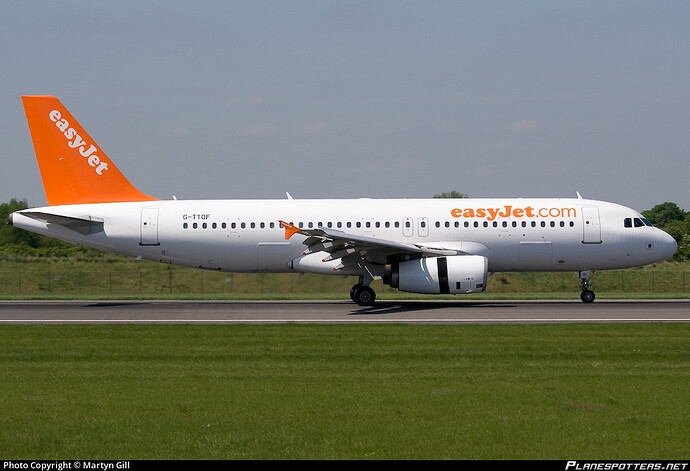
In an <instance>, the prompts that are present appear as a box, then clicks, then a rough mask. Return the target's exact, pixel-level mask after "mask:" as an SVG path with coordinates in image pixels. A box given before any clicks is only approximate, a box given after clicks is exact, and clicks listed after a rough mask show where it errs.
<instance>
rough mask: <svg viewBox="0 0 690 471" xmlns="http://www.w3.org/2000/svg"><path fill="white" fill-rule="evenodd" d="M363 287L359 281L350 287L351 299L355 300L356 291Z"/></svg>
mask: <svg viewBox="0 0 690 471" xmlns="http://www.w3.org/2000/svg"><path fill="white" fill-rule="evenodd" d="M361 287H362V285H361V284H359V283H357V284H356V285H354V286H353V287H352V288H351V289H350V299H351V300H353V301H355V292H356V291H357V290H358V289H359V288H361ZM355 302H357V301H355Z"/></svg>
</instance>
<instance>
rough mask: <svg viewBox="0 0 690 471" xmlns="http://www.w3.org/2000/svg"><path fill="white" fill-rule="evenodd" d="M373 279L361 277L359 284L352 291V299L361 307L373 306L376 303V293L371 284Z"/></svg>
mask: <svg viewBox="0 0 690 471" xmlns="http://www.w3.org/2000/svg"><path fill="white" fill-rule="evenodd" d="M372 281H373V279H365V278H364V277H363V276H360V277H359V282H358V283H357V284H356V285H354V286H353V287H352V289H351V290H350V298H351V299H352V300H353V301H354V302H356V303H357V304H359V305H360V306H373V305H374V302H376V292H375V291H374V290H373V289H371V287H370V286H369V284H370V283H371V282H372Z"/></svg>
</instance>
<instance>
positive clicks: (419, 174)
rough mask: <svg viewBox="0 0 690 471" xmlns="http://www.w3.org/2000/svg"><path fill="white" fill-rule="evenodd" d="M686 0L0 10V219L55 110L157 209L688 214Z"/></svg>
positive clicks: (45, 5) (32, 172) (24, 184)
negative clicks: (418, 201)
mask: <svg viewBox="0 0 690 471" xmlns="http://www.w3.org/2000/svg"><path fill="white" fill-rule="evenodd" d="M689 20H690V2H686V1H645V2H642V1H631V0H625V1H601V0H597V1H579V0H578V1H570V2H566V1H554V0H549V1H543V2H538V1H512V0H511V1H485V0H483V1H467V2H464V1H456V0H454V1H428V0H427V1H384V0H376V1H370V2H366V1H338V2H329V1H324V0H319V1H256V0H252V1H244V0H243V1H206V0H195V1H194V2H191V1H190V2H174V1H145V2H142V1H136V2H135V1H130V0H118V1H112V2H107V1H59V2H55V1H31V2H23V1H9V0H0V59H1V61H2V62H1V65H0V85H1V86H0V110H2V112H1V113H0V136H1V138H2V142H3V152H2V162H3V166H2V169H3V170H2V176H1V177H0V202H5V201H8V200H9V199H10V198H13V197H17V198H26V199H28V201H29V203H30V204H31V205H32V206H39V205H43V204H45V196H44V194H43V189H42V185H41V182H40V176H39V173H38V167H37V165H36V163H35V158H34V154H33V147H32V145H31V141H30V137H29V132H28V129H27V126H26V119H25V117H24V113H23V109H22V107H21V100H20V96H21V95H23V94H53V95H56V96H57V97H58V98H60V100H61V101H62V102H63V103H64V104H65V106H67V107H68V109H69V110H70V111H71V112H72V113H73V114H74V115H75V117H76V118H77V119H78V120H79V121H80V123H81V124H82V125H83V126H84V127H85V128H86V129H87V131H88V132H89V134H91V136H92V137H93V138H94V139H95V140H96V142H97V143H98V144H99V145H100V147H101V148H102V149H103V150H104V152H105V153H106V154H107V155H108V156H109V157H110V158H111V159H112V160H113V161H114V162H115V163H116V165H118V166H119V167H120V169H121V170H122V171H123V172H124V173H125V174H126V175H127V176H128V178H129V179H130V180H131V181H132V182H133V183H134V184H135V185H136V186H137V187H138V188H139V189H140V190H142V191H143V192H145V193H148V194H151V195H153V196H158V197H162V198H170V197H172V195H176V196H177V197H178V198H180V199H182V198H185V199H200V198H284V197H285V192H286V191H289V192H290V193H291V194H292V195H293V196H294V197H295V198H323V197H335V198H345V197H383V198H399V197H405V196H407V197H431V196H433V195H434V194H435V193H439V192H442V191H450V190H457V191H461V192H464V193H468V194H469V195H470V196H473V197H494V196H496V197H503V196H518V197H530V196H555V197H571V196H575V192H576V191H580V193H582V194H583V196H585V197H590V198H596V199H604V200H608V201H615V202H619V203H622V204H625V205H628V206H632V207H634V208H636V209H639V210H644V209H649V208H651V207H652V206H654V205H655V204H658V203H662V202H665V201H673V202H676V203H678V204H679V205H680V206H681V207H682V208H684V209H686V210H690V196H689V192H688V185H687V183H686V182H687V179H688V175H690V159H689V158H688V149H690V131H689V130H690V28H689V27H688V25H689V23H688V21H689Z"/></svg>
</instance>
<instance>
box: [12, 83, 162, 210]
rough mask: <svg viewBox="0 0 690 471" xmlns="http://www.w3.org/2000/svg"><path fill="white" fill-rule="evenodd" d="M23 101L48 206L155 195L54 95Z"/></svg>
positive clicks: (115, 200) (127, 199)
mask: <svg viewBox="0 0 690 471" xmlns="http://www.w3.org/2000/svg"><path fill="white" fill-rule="evenodd" d="M22 102H23V104H24V111H25V113H26V120H27V122H28V124H29V131H30V132H31V140H32V141H33V144H34V150H35V152H36V160H37V161H38V167H39V169H40V171H41V178H42V179H43V188H44V190H45V193H46V199H47V200H48V204H49V205H50V206H54V205H62V204H80V203H111V202H122V201H152V200H157V198H152V197H151V196H148V195H145V194H144V193H141V192H140V191H139V190H137V189H136V188H135V187H134V186H133V185H132V184H131V183H130V182H129V181H128V180H127V178H125V176H124V175H123V174H122V173H121V172H120V170H119V169H118V168H117V167H116V166H115V164H114V163H113V162H112V161H111V160H110V159H109V158H108V156H107V155H105V153H104V152H103V150H102V149H100V147H98V146H97V145H96V142H95V141H94V140H93V139H92V138H91V136H89V135H88V133H87V132H86V130H84V128H83V127H82V126H81V125H80V124H79V123H78V122H77V120H76V119H74V117H73V116H72V115H71V114H70V112H69V111H67V108H65V106H64V105H63V104H62V103H60V101H59V100H58V99H57V98H55V97H53V96H40V95H39V96H23V97H22Z"/></svg>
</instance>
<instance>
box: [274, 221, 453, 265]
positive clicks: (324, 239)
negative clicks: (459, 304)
mask: <svg viewBox="0 0 690 471" xmlns="http://www.w3.org/2000/svg"><path fill="white" fill-rule="evenodd" d="M280 225H281V227H283V228H284V229H285V239H290V238H291V237H292V236H294V235H295V234H300V235H303V236H305V237H306V239H305V240H304V241H303V242H302V243H303V244H304V245H306V246H307V250H305V252H304V253H305V254H307V253H313V252H326V253H328V254H329V256H327V257H326V259H325V260H335V259H338V258H351V257H360V258H361V259H365V260H380V259H382V258H385V257H388V256H396V255H412V256H417V257H420V256H421V257H428V256H441V255H443V256H451V255H462V254H464V253H465V252H463V251H462V250H457V249H453V248H448V247H442V246H441V247H435V246H429V245H424V244H415V243H404V242H397V241H393V240H388V239H379V238H376V237H366V236H361V235H355V234H350V233H347V232H342V231H338V230H333V229H325V228H323V227H320V228H318V229H302V228H299V227H297V226H295V225H294V224H290V223H287V222H285V221H280Z"/></svg>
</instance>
